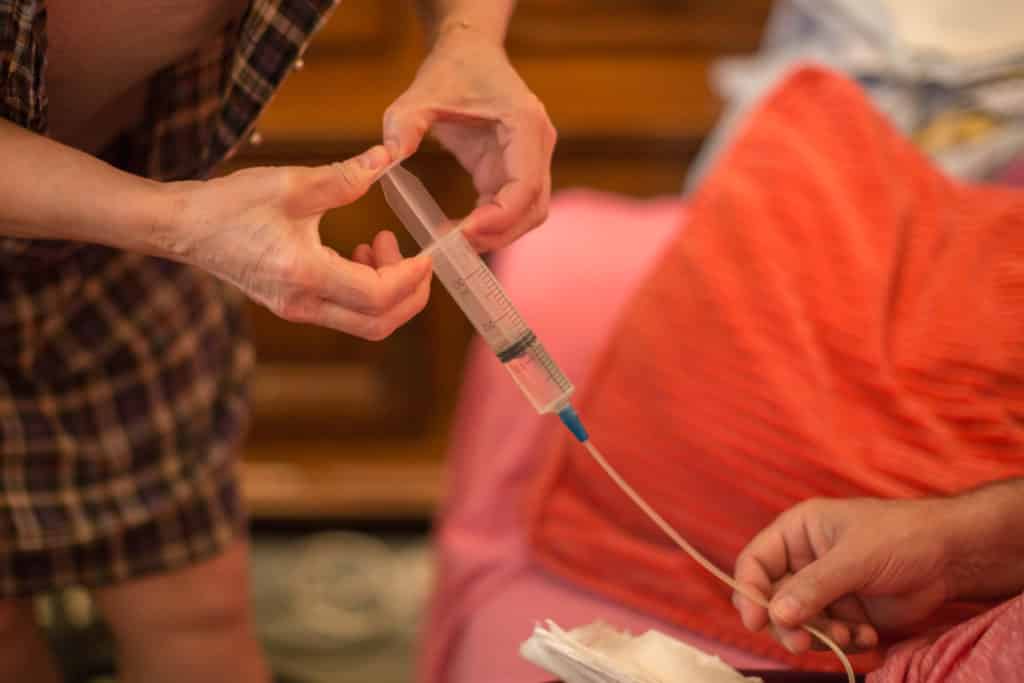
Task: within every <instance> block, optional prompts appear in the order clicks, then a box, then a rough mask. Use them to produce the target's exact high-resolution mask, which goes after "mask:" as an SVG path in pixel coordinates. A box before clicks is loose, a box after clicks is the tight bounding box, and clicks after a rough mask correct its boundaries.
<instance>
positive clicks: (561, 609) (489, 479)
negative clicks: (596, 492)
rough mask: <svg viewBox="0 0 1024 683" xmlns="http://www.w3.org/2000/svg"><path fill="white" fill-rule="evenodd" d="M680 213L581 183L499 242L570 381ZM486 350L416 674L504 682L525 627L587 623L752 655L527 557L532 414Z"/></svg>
mask: <svg viewBox="0 0 1024 683" xmlns="http://www.w3.org/2000/svg"><path fill="white" fill-rule="evenodd" d="M683 218H684V213H683V207H682V202H681V201H680V200H679V199H677V198H669V199H659V200H653V201H636V200H629V199H624V198H621V197H615V196H611V195H605V194H600V193H596V192H588V191H574V192H570V193H563V194H561V195H559V196H558V197H557V198H556V199H555V200H554V202H553V203H552V211H551V217H550V219H549V220H548V222H547V224H546V225H545V227H544V228H543V229H541V230H539V231H537V232H535V233H534V234H532V235H530V236H528V237H527V238H525V239H523V240H520V241H519V242H518V243H517V244H515V245H514V246H512V247H510V248H509V249H508V250H506V251H504V252H503V253H502V254H501V255H500V257H499V258H498V259H497V262H496V264H495V269H496V271H497V272H498V276H499V277H500V279H501V281H502V282H503V283H504V285H505V287H506V289H507V291H508V293H509V296H510V297H511V299H512V300H513V301H514V302H515V303H516V305H517V306H518V307H519V308H520V310H521V311H522V313H523V315H524V316H525V317H526V319H527V321H528V322H529V323H530V324H531V326H532V327H533V329H534V331H535V332H536V333H537V335H538V337H539V338H540V339H541V341H542V342H543V343H544V344H545V346H546V347H547V349H548V351H549V352H550V353H551V355H552V356H553V357H554V359H555V360H556V362H558V363H559V365H560V366H561V368H562V369H563V370H564V371H565V372H566V374H567V375H568V376H569V377H570V378H571V379H572V380H573V381H574V382H576V383H579V382H581V381H582V380H584V379H585V377H586V374H587V372H588V370H589V368H590V365H591V361H592V359H593V357H594V355H595V353H597V352H598V351H600V349H601V348H602V347H603V346H604V343H605V341H606V337H607V335H608V334H610V332H611V329H612V327H613V324H614V322H615V320H616V318H617V313H618V310H619V309H620V307H621V306H622V305H623V303H624V302H625V300H626V297H627V295H628V294H629V293H630V292H631V291H632V290H633V288H634V287H635V286H636V285H637V284H638V282H639V280H640V278H641V276H642V275H643V274H644V273H646V272H647V270H648V269H649V267H651V266H653V264H654V261H655V259H656V257H657V256H658V255H659V254H660V253H661V251H662V249H663V248H664V246H665V245H666V244H667V242H668V240H669V238H670V237H671V236H672V235H673V234H674V233H675V232H676V230H677V229H678V228H679V227H680V225H681V223H682V221H683ZM551 419H554V418H552V417H545V418H540V417H538V416H537V414H536V413H535V412H534V411H533V410H532V409H531V408H530V406H529V405H528V404H527V402H526V400H525V399H524V398H523V397H522V396H521V395H520V394H519V392H518V390H517V389H516V387H515V385H514V383H513V382H512V381H511V379H510V378H509V377H508V376H507V374H506V373H505V371H504V369H503V368H502V367H501V366H500V364H499V363H498V361H497V360H496V359H495V358H494V356H493V354H492V353H491V352H490V351H488V350H487V349H486V348H484V347H482V345H480V344H478V343H475V344H474V346H473V348H472V350H471V355H470V359H469V363H468V366H467V374H466V383H465V386H464V388H463V394H462V397H461V401H460V405H459V410H458V415H457V419H456V423H455V428H454V435H453V444H452V448H451V452H450V453H449V458H448V467H449V471H448V487H449V495H448V497H447V502H446V504H445V506H444V508H443V510H442V512H441V516H440V519H439V532H438V535H437V539H436V548H437V551H438V556H439V571H440V576H439V579H438V584H437V590H436V592H435V595H434V598H433V604H432V606H431V610H430V614H429V617H428V621H427V623H426V624H425V627H424V631H423V633H424V635H423V641H422V652H421V661H420V668H419V680H420V681H421V682H422V683H438V682H441V681H443V682H445V683H463V682H465V683H479V682H480V681H488V683H500V682H502V681H510V682H515V683H520V682H529V681H542V680H545V678H546V674H545V673H544V672H542V671H540V670H539V669H536V668H535V667H533V666H532V665H530V664H528V663H527V662H525V661H523V660H522V659H521V658H520V657H519V654H518V652H519V644H520V643H521V642H522V641H523V640H524V639H526V638H527V637H528V636H529V634H530V632H531V630H532V628H533V625H534V624H535V623H537V622H538V621H540V620H542V619H545V618H551V619H555V620H556V621H558V622H559V623H560V624H561V625H562V626H569V627H571V626H578V625H581V624H584V623H589V622H591V621H595V620H598V619H603V620H604V621H606V622H608V623H610V624H612V625H615V626H617V627H620V628H628V629H630V630H632V631H634V632H642V631H644V630H647V629H649V628H656V629H659V630H661V631H663V632H666V633H670V634H672V635H674V636H675V637H677V638H681V639H683V640H686V641H688V642H690V643H692V644H693V645H695V646H697V647H700V648H702V649H704V650H707V651H712V652H716V653H718V654H719V655H720V656H722V658H723V659H725V660H726V661H728V662H730V663H732V664H733V665H735V666H739V667H760V668H771V667H772V666H774V665H775V663H774V662H771V661H769V660H765V659H762V658H757V657H752V656H750V655H747V654H745V653H744V652H742V651H739V650H735V649H732V648H729V647H726V646H722V645H719V644H717V643H715V642H712V641H708V640H706V639H704V638H701V637H700V636H697V635H695V634H691V633H688V632H684V631H681V630H680V629H678V628H674V627H672V626H670V625H668V624H666V623H664V622H660V621H658V620H656V619H653V618H650V617H647V616H644V615H642V614H639V613H637V612H634V611H631V610H629V609H627V608H624V607H621V606H619V605H616V604H614V603H612V602H611V601H609V600H606V599H604V598H602V597H599V596H597V595H594V594H592V593H589V592H586V591H584V590H582V589H580V588H576V587H574V586H571V585H569V584H568V583H565V582H563V581H561V580H560V579H557V578H555V577H553V576H551V575H550V574H547V573H546V572H545V571H543V570H542V569H540V568H538V567H537V566H535V565H534V564H532V563H531V561H530V558H529V555H528V549H527V544H526V536H525V511H524V509H523V504H522V496H523V495H524V486H525V485H528V484H529V483H530V482H531V481H532V480H533V479H534V475H535V473H536V470H537V467H538V466H539V464H540V463H538V462H537V460H538V455H539V453H540V449H539V448H538V447H537V446H538V437H539V435H540V432H541V427H542V425H543V424H544V420H551Z"/></svg>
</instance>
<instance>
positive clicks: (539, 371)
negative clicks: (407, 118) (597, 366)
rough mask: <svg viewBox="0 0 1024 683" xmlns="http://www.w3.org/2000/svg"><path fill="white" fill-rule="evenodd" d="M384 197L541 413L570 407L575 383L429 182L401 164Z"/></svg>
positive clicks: (385, 183)
mask: <svg viewBox="0 0 1024 683" xmlns="http://www.w3.org/2000/svg"><path fill="white" fill-rule="evenodd" d="M380 182H381V187H382V188H383V190H384V197H385V199H386V200H387V202H388V205H389V206H390V207H391V208H392V210H393V211H394V212H395V214H396V215H397V216H398V218H399V220H400V221H401V222H402V224H403V225H404V226H405V228H406V230H408V231H409V233H410V234H411V235H412V236H413V238H414V239H415V240H416V242H417V243H418V244H419V245H420V247H421V248H422V249H423V250H424V251H425V252H428V253H429V254H430V256H431V259H432V260H433V268H434V274H435V275H437V279H438V280H440V281H441V284H443V285H444V286H445V288H446V289H447V290H448V291H449V292H450V293H451V295H452V297H453V298H454V299H455V301H456V303H458V305H459V307H460V308H462V310H463V312H464V313H465V314H466V317H467V318H469V320H470V322H471V323H472V324H473V327H474V328H476V331H477V332H479V333H480V336H481V337H483V339H484V341H485V342H487V344H488V346H490V347H491V349H493V350H494V353H495V354H496V355H497V356H498V359H499V360H500V361H501V362H502V364H503V365H504V366H505V368H506V369H507V370H508V371H509V373H510V374H511V375H512V377H513V378H514V379H515V381H516V384H518V385H519V388H520V389H521V390H522V392H523V393H524V394H525V395H526V397H527V398H528V399H529V401H530V403H531V404H532V405H533V407H534V408H535V409H536V410H537V411H538V412H540V413H561V412H562V411H563V410H566V409H569V396H570V395H571V394H572V390H573V386H572V383H571V382H569V379H568V378H567V377H566V376H565V375H564V374H563V373H562V371H561V370H560V369H559V368H558V366H557V365H555V362H554V361H553V360H552V359H551V357H550V356H549V355H548V353H547V351H545V350H544V347H543V346H542V345H541V343H540V341H538V339H537V337H536V335H534V333H533V331H532V330H531V329H530V328H529V327H528V326H527V325H526V322H525V321H524V320H523V318H522V316H520V315H519V312H518V311H517V310H516V309H515V307H514V306H513V305H512V302H511V301H510V300H509V298H508V296H506V294H505V291H504V290H503V289H502V288H501V285H500V284H499V283H498V279H497V278H496V277H495V276H494V273H493V272H491V269H490V268H488V267H487V264H486V263H484V260H483V259H482V258H480V255H479V254H477V252H476V250H475V249H474V248H473V247H472V245H471V244H470V243H469V242H468V241H467V240H466V238H465V237H464V236H463V234H462V232H461V231H460V230H458V228H457V226H455V225H453V224H452V222H451V221H449V220H448V218H447V217H446V216H445V215H444V212H443V211H441V209H440V207H439V206H438V205H437V203H436V202H435V201H434V200H433V198H431V196H430V194H429V193H428V192H427V190H426V188H424V187H423V184H422V183H420V181H419V180H418V179H417V178H416V176H414V175H412V174H411V173H409V172H408V171H406V170H405V169H403V168H402V167H401V166H395V167H393V168H392V169H390V170H389V171H388V172H387V173H385V174H384V176H383V177H382V178H381V180H380Z"/></svg>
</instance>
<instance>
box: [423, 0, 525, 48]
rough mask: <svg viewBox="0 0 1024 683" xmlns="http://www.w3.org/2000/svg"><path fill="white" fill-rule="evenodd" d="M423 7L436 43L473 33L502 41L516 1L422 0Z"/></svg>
mask: <svg viewBox="0 0 1024 683" xmlns="http://www.w3.org/2000/svg"><path fill="white" fill-rule="evenodd" d="M419 6H420V10H421V13H422V15H423V17H424V21H425V23H426V25H427V30H428V32H429V34H430V36H431V41H432V42H436V41H437V40H438V38H440V37H441V36H444V35H448V34H458V33H461V32H469V33H475V34H478V35H480V36H483V37H484V38H486V39H488V40H493V41H494V42H496V43H499V44H500V43H504V42H505V31H506V30H507V28H508V22H509V18H510V17H511V16H512V10H513V9H514V7H515V0H486V1H485V2H481V1H480V0H419Z"/></svg>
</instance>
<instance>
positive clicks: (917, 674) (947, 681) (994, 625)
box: [868, 595, 1024, 683]
mask: <svg viewBox="0 0 1024 683" xmlns="http://www.w3.org/2000/svg"><path fill="white" fill-rule="evenodd" d="M1022 679H1024V595H1021V596H1018V597H1017V598H1015V599H1013V600H1010V601H1009V602H1005V603H1003V604H1002V605H1000V606H998V607H996V608H994V609H992V610H989V611H988V612H985V613H984V614H982V615H980V616H978V617H975V618H974V619H971V620H970V621H967V622H965V623H963V624H960V625H959V626H957V627H955V628H953V629H950V630H949V631H947V632H946V633H944V634H943V635H942V636H941V637H938V638H930V639H929V638H917V639H914V640H911V641H908V642H905V643H901V644H900V645H897V646H896V647H895V648H893V649H892V651H891V652H890V653H889V656H888V657H887V658H886V660H885V664H883V666H882V668H881V669H879V670H878V671H876V672H874V673H872V674H871V675H870V676H868V683H1003V682H1004V681H1007V682H1008V681H1019V680H1022Z"/></svg>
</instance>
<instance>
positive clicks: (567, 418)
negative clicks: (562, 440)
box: [558, 406, 590, 443]
mask: <svg viewBox="0 0 1024 683" xmlns="http://www.w3.org/2000/svg"><path fill="white" fill-rule="evenodd" d="M558 417H559V418H561V420H562V423H563V424H564V425H565V426H566V427H568V428H569V431H570V432H572V435H573V436H575V437H576V438H577V439H579V440H580V443H585V442H586V441H587V439H589V438H590V435H589V434H587V430H586V428H584V426H583V422H581V421H580V416H579V415H577V414H576V411H575V410H573V407H572V406H566V407H565V408H562V409H561V410H560V411H558Z"/></svg>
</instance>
